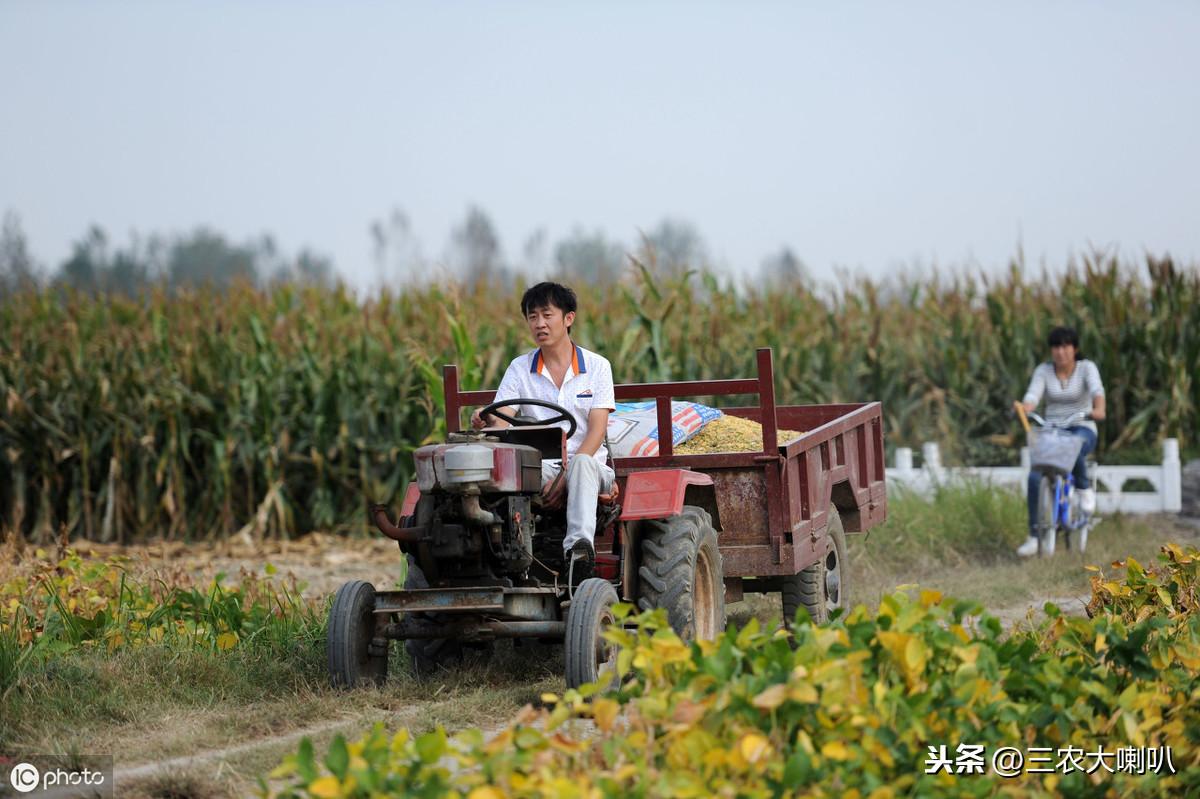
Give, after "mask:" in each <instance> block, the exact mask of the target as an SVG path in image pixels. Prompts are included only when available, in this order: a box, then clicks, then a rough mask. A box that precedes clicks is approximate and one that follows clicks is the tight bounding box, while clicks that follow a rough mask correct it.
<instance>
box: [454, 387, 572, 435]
mask: <svg viewBox="0 0 1200 799" xmlns="http://www.w3.org/2000/svg"><path fill="white" fill-rule="evenodd" d="M513 405H536V406H538V407H539V408H549V409H550V410H552V411H556V412H557V414H558V415H557V416H552V417H550V418H549V419H534V420H533V421H529V420H528V419H523V418H521V417H519V416H513V415H511V414H507V413H501V412H500V410H499V409H500V408H507V407H510V406H513ZM486 416H495V417H496V418H498V419H503V420H504V421H506V422H508V423H509V424H511V425H516V426H517V427H528V426H530V425H539V424H558V423H559V422H566V423H567V438H570V437H571V436H573V435H575V431H576V430H577V429H578V427H579V425H578V423H577V422H576V421H575V417H574V416H572V415H571V414H570V412H569V411H568V410H567V409H566V408H564V407H563V406H561V405H559V404H557V403H554V402H547V401H546V400H540V399H528V398H526V397H513V398H512V399H506V400H500V401H499V402H493V403H492V404H491V405H488V406H486V407H484V408H480V409H479V410H478V411H476V412H475V413H473V414H471V426H472V427H474V428H476V429H479V428H480V427H484V426H486V423H485V422H484V417H486ZM476 420H478V422H477V421H476Z"/></svg>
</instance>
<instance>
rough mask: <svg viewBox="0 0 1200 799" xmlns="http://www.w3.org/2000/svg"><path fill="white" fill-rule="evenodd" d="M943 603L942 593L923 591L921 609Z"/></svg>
mask: <svg viewBox="0 0 1200 799" xmlns="http://www.w3.org/2000/svg"><path fill="white" fill-rule="evenodd" d="M941 601H942V592H941V591H931V590H928V589H922V591H921V607H923V608H928V607H931V606H933V605H936V604H937V603H939V602H941Z"/></svg>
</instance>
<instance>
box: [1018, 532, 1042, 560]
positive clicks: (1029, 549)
mask: <svg viewBox="0 0 1200 799" xmlns="http://www.w3.org/2000/svg"><path fill="white" fill-rule="evenodd" d="M1037 551H1038V540H1037V536H1035V535H1031V536H1029V538H1026V539H1025V543H1024V544H1021V546H1019V547H1017V554H1018V555H1020V556H1021V557H1023V558H1031V557H1033V556H1034V555H1036V554H1037Z"/></svg>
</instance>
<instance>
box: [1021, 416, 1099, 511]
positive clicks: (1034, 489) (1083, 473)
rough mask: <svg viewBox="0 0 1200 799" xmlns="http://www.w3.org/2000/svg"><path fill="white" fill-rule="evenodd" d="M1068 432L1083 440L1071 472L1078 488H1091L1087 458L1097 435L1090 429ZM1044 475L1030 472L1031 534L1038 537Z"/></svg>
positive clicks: (1071, 429)
mask: <svg viewBox="0 0 1200 799" xmlns="http://www.w3.org/2000/svg"><path fill="white" fill-rule="evenodd" d="M1067 432H1068V433H1070V434H1071V435H1073V436H1079V437H1080V438H1082V439H1083V446H1082V447H1080V448H1079V457H1078V458H1076V459H1075V468H1074V469H1073V470H1072V471H1071V474H1072V476H1074V478H1075V487H1076V488H1091V487H1092V483H1091V481H1090V480H1088V475H1087V456H1088V455H1090V454H1091V453H1092V451H1093V450H1094V449H1096V434H1095V433H1093V432H1092V430H1091V428H1089V427H1068V428H1067ZM1041 484H1042V473H1041V472H1039V471H1038V470H1037V469H1030V470H1029V491H1028V493H1027V497H1028V500H1029V534H1030V535H1037V511H1038V492H1039V490H1040V489H1041Z"/></svg>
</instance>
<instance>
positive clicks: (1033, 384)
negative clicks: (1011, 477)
mask: <svg viewBox="0 0 1200 799" xmlns="http://www.w3.org/2000/svg"><path fill="white" fill-rule="evenodd" d="M1049 344H1050V362H1049V363H1042V364H1038V366H1037V368H1036V369H1034V370H1033V378H1032V379H1031V380H1030V381H1029V388H1028V389H1026V391H1025V398H1024V399H1023V400H1022V404H1024V406H1025V410H1026V412H1032V411H1035V410H1037V406H1038V403H1039V402H1041V400H1042V398H1043V397H1045V399H1046V420H1047V421H1049V422H1050V423H1052V424H1053V423H1059V424H1062V423H1064V422H1067V421H1068V420H1070V419H1071V417H1073V416H1076V415H1077V414H1079V413H1080V412H1083V413H1085V414H1088V413H1090V414H1091V418H1092V419H1095V420H1096V421H1103V419H1104V384H1103V383H1102V382H1101V381H1100V370H1099V368H1097V366H1096V364H1095V363H1093V362H1092V361H1089V360H1086V359H1084V357H1083V354H1082V353H1081V352H1080V351H1079V334H1077V333H1076V332H1075V331H1074V330H1073V329H1072V328H1069V327H1056V328H1054V330H1052V331H1050V338H1049ZM1067 431H1068V432H1069V433H1071V434H1072V435H1076V436H1079V437H1080V438H1081V439H1083V447H1082V448H1080V450H1079V458H1078V459H1077V460H1076V461H1075V469H1074V470H1073V471H1072V474H1073V475H1074V478H1075V486H1076V487H1077V488H1078V489H1079V506H1080V508H1081V509H1082V510H1083V512H1084V513H1092V512H1093V511H1095V509H1096V491H1095V489H1094V488H1092V483H1091V481H1090V480H1089V479H1088V474H1087V456H1088V454H1089V453H1091V452H1092V450H1094V449H1095V448H1096V438H1097V432H1096V425H1095V423H1094V422H1092V421H1090V420H1087V419H1085V420H1084V421H1081V422H1078V423H1076V424H1075V425H1073V426H1071V427H1069V428H1067ZM1041 479H1042V475H1041V473H1040V472H1038V471H1037V470H1030V472H1029V491H1028V499H1029V538H1028V539H1026V541H1025V543H1024V544H1021V546H1020V547H1018V548H1017V554H1018V555H1020V556H1021V557H1030V556H1032V555H1036V554H1037V551H1038V536H1037V533H1038V525H1037V512H1038V489H1039V487H1040V483H1041Z"/></svg>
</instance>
